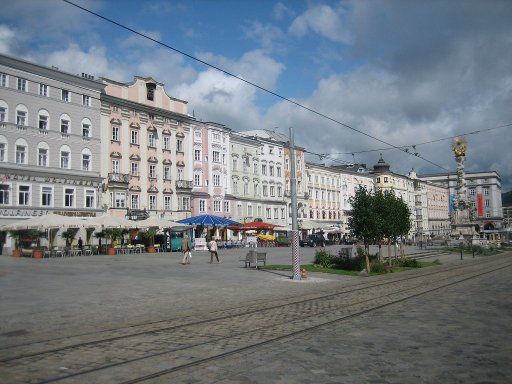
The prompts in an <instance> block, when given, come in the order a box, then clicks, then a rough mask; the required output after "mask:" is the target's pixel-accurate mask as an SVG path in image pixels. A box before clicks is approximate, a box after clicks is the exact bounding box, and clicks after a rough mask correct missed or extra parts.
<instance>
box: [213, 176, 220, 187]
mask: <svg viewBox="0 0 512 384" xmlns="http://www.w3.org/2000/svg"><path fill="white" fill-rule="evenodd" d="M213 186H214V187H220V175H213Z"/></svg>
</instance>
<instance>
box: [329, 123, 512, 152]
mask: <svg viewBox="0 0 512 384" xmlns="http://www.w3.org/2000/svg"><path fill="white" fill-rule="evenodd" d="M507 127H512V123H507V124H503V125H499V126H497V127H492V128H486V129H477V130H476V131H471V132H464V133H459V134H457V135H453V136H449V137H443V138H440V139H433V140H429V141H424V142H422V143H416V144H405V145H400V146H399V148H401V149H402V150H405V149H406V148H411V147H417V146H420V145H426V144H432V143H437V142H440V141H446V140H450V139H455V138H456V137H460V136H470V135H477V134H479V133H484V132H489V131H493V130H496V129H501V128H507ZM391 149H395V148H389V147H386V148H377V149H365V150H361V151H351V152H334V153H330V154H327V153H324V154H322V156H323V157H328V156H333V155H354V154H359V153H370V152H380V151H389V150H391Z"/></svg>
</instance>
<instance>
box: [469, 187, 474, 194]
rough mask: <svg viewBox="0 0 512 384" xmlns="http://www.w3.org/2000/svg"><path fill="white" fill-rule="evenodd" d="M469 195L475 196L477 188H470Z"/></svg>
mask: <svg viewBox="0 0 512 384" xmlns="http://www.w3.org/2000/svg"><path fill="white" fill-rule="evenodd" d="M469 195H470V196H474V195H475V188H471V189H470V190H469Z"/></svg>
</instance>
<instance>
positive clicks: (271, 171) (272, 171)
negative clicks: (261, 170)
mask: <svg viewBox="0 0 512 384" xmlns="http://www.w3.org/2000/svg"><path fill="white" fill-rule="evenodd" d="M268 173H269V175H270V176H274V166H273V165H269V167H268Z"/></svg>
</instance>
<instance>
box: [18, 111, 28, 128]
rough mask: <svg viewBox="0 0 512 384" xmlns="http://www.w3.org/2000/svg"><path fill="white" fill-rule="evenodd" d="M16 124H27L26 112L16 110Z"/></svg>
mask: <svg viewBox="0 0 512 384" xmlns="http://www.w3.org/2000/svg"><path fill="white" fill-rule="evenodd" d="M16 124H18V125H27V112H25V111H20V110H17V111H16Z"/></svg>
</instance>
